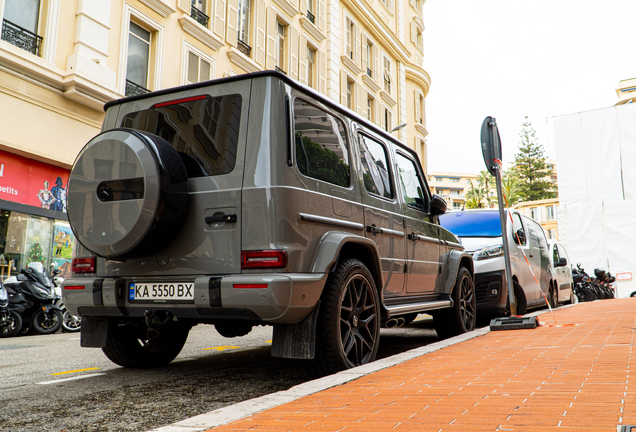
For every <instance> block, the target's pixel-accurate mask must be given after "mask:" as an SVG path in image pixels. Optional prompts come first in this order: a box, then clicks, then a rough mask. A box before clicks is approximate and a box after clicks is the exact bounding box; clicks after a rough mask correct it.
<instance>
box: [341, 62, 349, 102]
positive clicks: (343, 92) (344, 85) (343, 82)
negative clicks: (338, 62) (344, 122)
mask: <svg viewBox="0 0 636 432" xmlns="http://www.w3.org/2000/svg"><path fill="white" fill-rule="evenodd" d="M340 103H341V104H342V105H344V106H347V74H346V73H345V72H344V71H340ZM347 108H348V107H347Z"/></svg>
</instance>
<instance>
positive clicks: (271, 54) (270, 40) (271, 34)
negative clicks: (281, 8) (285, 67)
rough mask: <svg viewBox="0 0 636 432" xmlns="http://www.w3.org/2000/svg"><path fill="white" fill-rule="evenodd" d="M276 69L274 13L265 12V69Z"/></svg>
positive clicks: (272, 10)
mask: <svg viewBox="0 0 636 432" xmlns="http://www.w3.org/2000/svg"><path fill="white" fill-rule="evenodd" d="M275 68H276V12H274V9H272V8H269V10H268V11H267V69H275Z"/></svg>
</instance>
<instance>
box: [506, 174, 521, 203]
mask: <svg viewBox="0 0 636 432" xmlns="http://www.w3.org/2000/svg"><path fill="white" fill-rule="evenodd" d="M501 189H502V190H503V193H504V196H505V197H506V200H507V202H508V207H512V206H513V205H515V204H517V203H518V202H519V200H521V199H522V198H521V180H519V173H517V171H516V170H515V169H514V168H511V169H509V170H507V171H504V173H503V176H502V177H501Z"/></svg>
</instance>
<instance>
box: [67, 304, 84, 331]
mask: <svg viewBox="0 0 636 432" xmlns="http://www.w3.org/2000/svg"><path fill="white" fill-rule="evenodd" d="M81 329H82V318H80V317H78V316H75V315H72V314H71V313H70V312H69V311H68V310H66V309H64V313H63V314H62V331H64V332H66V333H77V332H78V331H80V330H81Z"/></svg>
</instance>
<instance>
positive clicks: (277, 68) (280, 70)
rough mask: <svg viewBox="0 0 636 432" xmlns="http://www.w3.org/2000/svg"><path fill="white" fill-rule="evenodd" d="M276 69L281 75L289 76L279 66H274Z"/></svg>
mask: <svg viewBox="0 0 636 432" xmlns="http://www.w3.org/2000/svg"><path fill="white" fill-rule="evenodd" d="M274 69H276V71H278V72H281V73H284V74H285V75H287V72H285V71H284V70H282V69H281V68H279V67H278V66H274Z"/></svg>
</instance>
